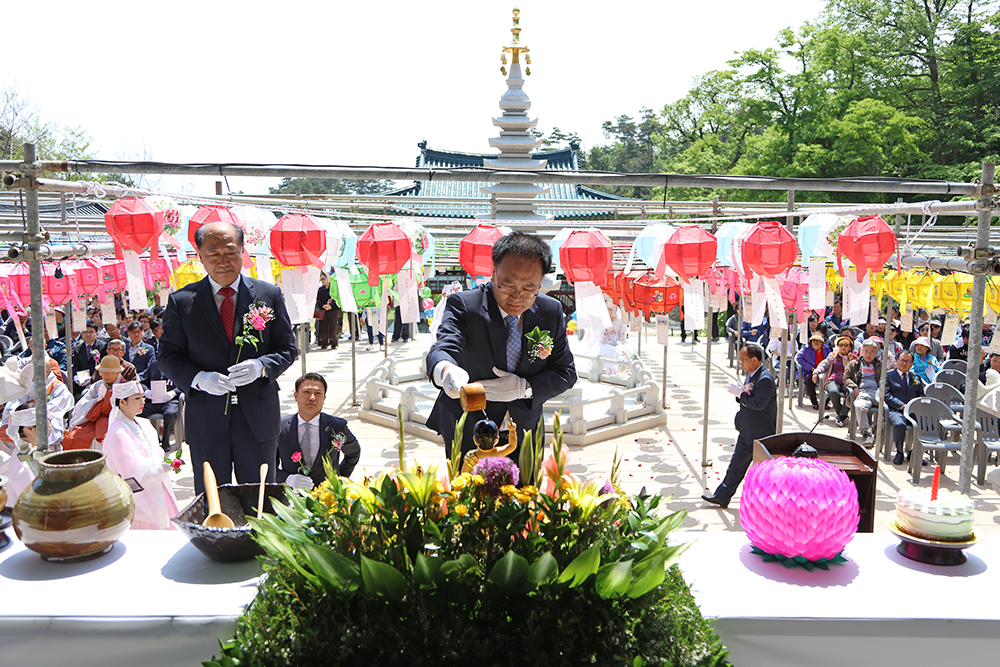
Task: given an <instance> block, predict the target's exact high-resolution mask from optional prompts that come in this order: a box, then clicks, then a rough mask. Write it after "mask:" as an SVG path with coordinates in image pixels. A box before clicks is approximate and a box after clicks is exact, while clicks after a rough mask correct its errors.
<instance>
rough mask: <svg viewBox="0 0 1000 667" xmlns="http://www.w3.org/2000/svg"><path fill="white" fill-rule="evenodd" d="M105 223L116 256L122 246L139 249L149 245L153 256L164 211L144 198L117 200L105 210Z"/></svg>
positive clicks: (155, 251) (142, 249)
mask: <svg viewBox="0 0 1000 667" xmlns="http://www.w3.org/2000/svg"><path fill="white" fill-rule="evenodd" d="M104 225H105V227H106V228H107V230H108V234H109V235H110V236H111V240H112V241H114V243H115V256H116V257H118V258H119V259H121V257H122V251H123V250H132V251H134V252H137V253H138V252H142V251H144V250H146V249H151V252H152V254H153V257H156V256H157V255H158V253H159V248H158V247H157V246H158V245H159V241H160V233H161V232H162V231H163V211H161V210H160V209H158V208H156V207H154V206H151V205H150V204H149V202H147V201H146V200H145V199H135V198H133V197H130V198H127V199H119V200H117V201H116V202H115V203H114V204H112V205H111V208H110V209H109V210H108V212H107V213H105V214H104Z"/></svg>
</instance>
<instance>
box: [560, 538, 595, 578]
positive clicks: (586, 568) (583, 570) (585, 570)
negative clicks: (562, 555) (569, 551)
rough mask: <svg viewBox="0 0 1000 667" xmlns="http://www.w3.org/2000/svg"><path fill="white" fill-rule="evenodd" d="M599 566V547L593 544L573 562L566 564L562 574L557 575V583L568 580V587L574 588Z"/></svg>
mask: <svg viewBox="0 0 1000 667" xmlns="http://www.w3.org/2000/svg"><path fill="white" fill-rule="evenodd" d="M600 566H601V548H600V546H599V545H594V546H592V547H590V548H589V549H587V550H586V551H584V552H583V553H582V554H580V555H579V556H577V557H576V558H574V559H573V562H572V563H570V564H569V565H567V566H566V569H565V570H563V572H562V574H560V575H559V583H561V584H563V583H566V582H567V581H570V582H571V583H570V585H569V587H570V588H576V587H577V586H579V585H580V584H582V583H583V582H584V581H586V580H587V578H588V577H590V575H592V574H596V573H597V569H598V568H599V567H600Z"/></svg>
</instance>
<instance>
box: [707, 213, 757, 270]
mask: <svg viewBox="0 0 1000 667" xmlns="http://www.w3.org/2000/svg"><path fill="white" fill-rule="evenodd" d="M752 228H753V225H751V224H749V223H746V222H725V223H723V224H722V225H720V226H719V229H718V230H716V232H715V240H716V241H717V246H716V253H715V257H716V259H717V260H718V262H719V264H720V265H722V266H736V260H735V259H734V257H733V241H735V240H736V239H737V238H739V237H741V236H743V235H744V234H746V233H747V232H749V231H750V230H751V229H752Z"/></svg>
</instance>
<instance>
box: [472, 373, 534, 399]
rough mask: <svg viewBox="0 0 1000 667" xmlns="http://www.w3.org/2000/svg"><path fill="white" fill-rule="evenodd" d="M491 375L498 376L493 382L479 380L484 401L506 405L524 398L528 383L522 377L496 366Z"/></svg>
mask: <svg viewBox="0 0 1000 667" xmlns="http://www.w3.org/2000/svg"><path fill="white" fill-rule="evenodd" d="M493 373H494V374H496V375H499V376H500V377H498V378H497V379H495V380H480V381H479V384H481V385H483V389H485V390H486V400H488V401H495V402H497V403H508V402H510V401H516V400H517V399H519V398H525V397H526V395H527V392H528V383H527V382H526V381H525V379H524V378H523V377H520V376H518V375H514V374H513V373H508V372H507V371H502V370H500V369H499V368H497V367H496V366H494V367H493Z"/></svg>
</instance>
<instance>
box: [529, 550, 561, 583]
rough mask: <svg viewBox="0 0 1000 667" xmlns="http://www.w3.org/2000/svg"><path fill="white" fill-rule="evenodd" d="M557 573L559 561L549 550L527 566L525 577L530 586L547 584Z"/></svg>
mask: <svg viewBox="0 0 1000 667" xmlns="http://www.w3.org/2000/svg"><path fill="white" fill-rule="evenodd" d="M557 574H559V563H557V562H556V558H555V556H553V555H552V552H551V551H546V552H545V553H543V554H542V555H541V557H540V558H539V559H538V560H536V561H535V562H534V563H532V564H531V566H530V567H529V568H528V573H527V579H528V583H529V584H530V585H531V586H532V588H537V587H538V586H541V585H542V584H547V583H549V582H550V581H552V580H554V579H555V577H556V575H557Z"/></svg>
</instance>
